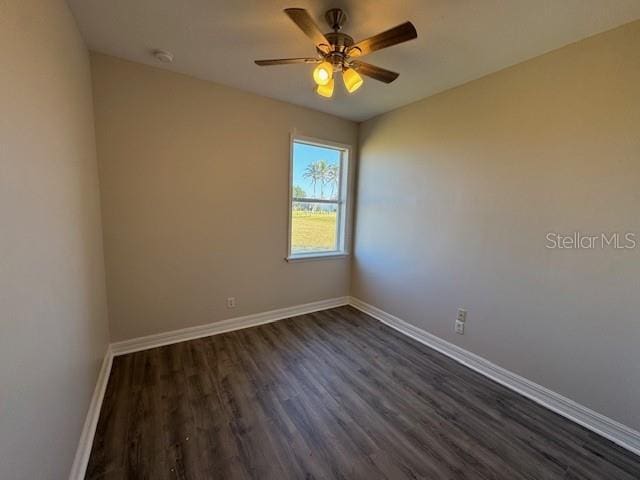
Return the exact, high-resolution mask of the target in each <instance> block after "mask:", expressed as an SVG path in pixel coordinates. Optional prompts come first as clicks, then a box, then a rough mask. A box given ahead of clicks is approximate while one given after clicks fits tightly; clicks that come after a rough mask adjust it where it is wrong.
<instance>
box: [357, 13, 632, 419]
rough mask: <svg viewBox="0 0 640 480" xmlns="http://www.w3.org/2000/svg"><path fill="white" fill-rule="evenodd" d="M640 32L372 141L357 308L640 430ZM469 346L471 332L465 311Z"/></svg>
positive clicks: (404, 118)
mask: <svg viewBox="0 0 640 480" xmlns="http://www.w3.org/2000/svg"><path fill="white" fill-rule="evenodd" d="M639 52H640V22H635V23H632V24H629V25H627V26H623V27H621V28H619V29H616V30H613V31H611V32H608V33H605V34H602V35H598V36H596V37H592V38H590V39H587V40H584V41H582V42H579V43H577V44H574V45H570V46H567V47H565V48H562V49H560V50H557V51H555V52H552V53H549V54H547V55H544V56H542V57H538V58H536V59H534V60H531V61H528V62H526V63H523V64H520V65H517V66H514V67H512V68H509V69H507V70H504V71H501V72H499V73H496V74H493V75H490V76H488V77H485V78H482V79H480V80H477V81H474V82H471V83H469V84H467V85H464V86H462V87H459V88H456V89H453V90H450V91H448V92H445V93H443V94H440V95H437V96H434V97H431V98H428V99H426V100H423V101H420V102H417V103H414V104H412V105H409V106H407V107H404V108H401V109H399V110H396V111H393V112H390V113H388V114H385V115H382V116H380V117H378V118H376V119H373V120H370V121H368V122H366V123H365V124H363V125H362V128H361V132H360V151H361V157H360V164H359V168H360V172H359V179H358V185H359V187H358V188H359V193H358V199H357V203H358V206H357V228H356V234H355V253H356V255H355V260H354V265H353V274H352V282H353V284H352V293H353V294H354V295H355V296H357V297H359V298H360V299H362V300H364V301H366V302H369V303H371V304H373V305H375V306H377V307H380V308H382V309H384V310H386V311H387V312H389V313H392V314H394V315H397V316H399V317H400V318H403V319H405V320H407V321H409V322H411V323H412V324H414V325H416V326H418V327H421V328H423V329H425V330H427V331H429V332H431V333H433V334H435V335H437V336H439V337H441V338H444V339H446V340H448V341H450V342H453V343H455V344H457V345H460V346H462V347H463V348H466V349H468V350H471V351H473V352H475V353H477V354H479V355H481V356H483V357H485V358H487V359H489V360H491V361H493V362H495V363H497V364H499V365H501V366H503V367H506V368H507V369H509V370H512V371H514V372H517V373H519V374H521V375H523V376H525V377H527V378H529V379H531V380H533V381H535V382H538V383H540V384H542V385H544V386H546V387H549V388H551V389H552V390H555V391H556V392H560V393H562V394H564V395H566V396H568V397H570V398H572V399H574V400H576V401H578V402H580V403H582V404H584V405H586V406H588V407H591V408H593V409H595V410H596V411H599V412H601V413H604V414H606V415H608V416H610V417H612V418H614V419H617V420H620V421H622V422H624V423H626V424H627V425H630V426H632V427H635V428H640V408H639V407H638V406H639V405H640V323H639V320H638V318H639V317H638V312H639V311H640V295H639V292H640V275H639V272H640V270H639V265H640V248H638V249H636V250H634V251H614V250H611V249H606V250H588V251H587V250H583V251H576V250H548V249H546V248H545V244H546V239H545V235H546V234H547V232H551V231H558V232H573V231H581V232H594V233H597V232H600V231H604V232H615V231H621V232H624V231H630V232H635V233H636V234H637V235H638V240H640V215H639V214H638V212H639V211H640V55H639ZM459 306H464V307H466V308H468V310H469V319H468V322H467V332H466V334H465V335H464V336H459V335H455V334H454V333H453V323H454V319H455V315H456V309H457V307H459Z"/></svg>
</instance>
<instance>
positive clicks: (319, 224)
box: [291, 210, 337, 253]
mask: <svg viewBox="0 0 640 480" xmlns="http://www.w3.org/2000/svg"><path fill="white" fill-rule="evenodd" d="M336 220H337V215H336V212H307V211H300V210H298V211H295V210H294V211H293V213H292V226H291V230H292V235H291V250H292V251H293V252H298V253H299V252H308V251H314V250H335V248H336Z"/></svg>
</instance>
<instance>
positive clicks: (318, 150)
mask: <svg viewBox="0 0 640 480" xmlns="http://www.w3.org/2000/svg"><path fill="white" fill-rule="evenodd" d="M340 156H341V151H340V150H338V149H335V148H328V147H318V146H316V145H307V144H306V143H299V142H294V144H293V185H292V188H293V190H292V191H293V198H313V199H324V200H337V198H338V190H339V188H338V187H339V185H340Z"/></svg>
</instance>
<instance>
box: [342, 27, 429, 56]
mask: <svg viewBox="0 0 640 480" xmlns="http://www.w3.org/2000/svg"><path fill="white" fill-rule="evenodd" d="M414 38H418V32H416V27H414V26H413V24H412V23H411V22H405V23H403V24H402V25H398V26H397V27H393V28H390V29H389V30H386V31H384V32H382V33H379V34H377V35H374V36H373V37H369V38H367V39H365V40H360V41H359V42H358V43H356V44H355V45H353V46H352V47H351V48H350V49H349V55H350V56H352V57H362V56H363V55H368V54H370V53H371V52H375V51H376V50H381V49H383V48H387V47H392V46H393V45H397V44H399V43H402V42H406V41H408V40H413V39H414Z"/></svg>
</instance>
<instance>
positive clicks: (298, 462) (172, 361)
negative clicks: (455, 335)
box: [87, 307, 640, 480]
mask: <svg viewBox="0 0 640 480" xmlns="http://www.w3.org/2000/svg"><path fill="white" fill-rule="evenodd" d="M87 478H89V479H116V478H117V479H120V478H127V479H164V478H179V479H244V478H255V479H288V478H292V479H303V478H309V479H310V478H319V479H329V478H345V479H358V478H363V479H364V478H366V479H379V478H387V479H404V478H426V479H509V480H518V479H537V480H543V479H545V480H546V479H607V480H612V479H628V480H633V479H635V480H637V479H639V478H640V458H639V457H635V456H633V455H632V454H630V453H628V452H626V451H625V450H623V449H621V448H619V447H617V446H616V445H614V444H612V443H610V442H608V441H607V440H605V439H603V438H600V437H598V436H597V435H595V434H593V433H591V432H589V431H587V430H585V429H583V428H581V427H580V426H578V425H576V424H574V423H572V422H569V421H567V420H565V419H563V418H562V417H559V416H557V415H555V414H553V413H551V412H549V411H547V410H545V409H544V408H542V407H539V406H538V405H536V404H534V403H533V402H531V401H529V400H527V399H525V398H523V397H521V396H519V395H517V394H515V393H513V392H512V391H510V390H507V389H506V388H504V387H502V386H500V385H498V384H496V383H493V382H491V381H490V380H488V379H486V378H485V377H483V376H481V375H479V374H477V373H475V372H473V371H471V370H469V369H467V368H465V367H463V366H461V365H459V364H457V363H456V362H454V361H453V360H450V359H449V358H447V357H445V356H443V355H441V354H439V353H436V352H434V351H432V350H430V349H429V348H427V347H425V346H423V345H421V344H419V343H417V342H415V341H413V340H411V339H409V338H407V337H405V336H403V335H401V334H399V333H397V332H396V331H394V330H392V329H390V328H388V327H385V326H384V325H382V324H380V323H379V322H377V321H376V320H373V319H371V318H370V317H368V316H366V315H364V314H362V313H360V312H358V311H357V310H355V309H353V308H351V307H341V308H336V309H333V310H327V311H324V312H319V313H315V314H310V315H303V316H300V317H296V318H292V319H289V320H283V321H280V322H276V323H272V324H269V325H264V326H260V327H255V328H251V329H247V330H241V331H237V332H231V333H226V334H223V335H217V336H213V337H208V338H202V339H199V340H193V341H189V342H184V343H179V344H176V345H170V346H166V347H161V348H156V349H153V350H147V351H144V352H139V353H133V354H130V355H125V356H121V357H117V358H116V359H115V360H114V364H113V369H112V372H111V378H110V380H109V385H108V388H107V394H106V398H105V401H104V404H103V407H102V412H101V415H100V420H99V423H98V430H97V434H96V438H95V441H94V445H93V450H92V452H91V459H90V461H89V469H88V472H87Z"/></svg>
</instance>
